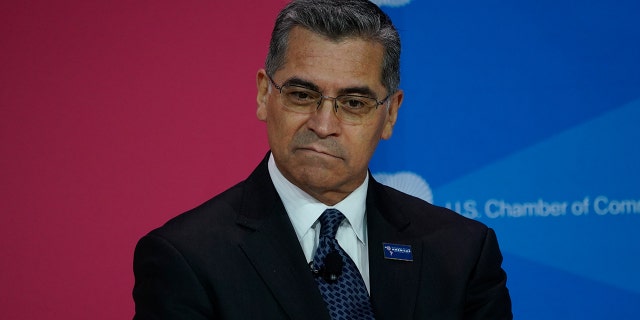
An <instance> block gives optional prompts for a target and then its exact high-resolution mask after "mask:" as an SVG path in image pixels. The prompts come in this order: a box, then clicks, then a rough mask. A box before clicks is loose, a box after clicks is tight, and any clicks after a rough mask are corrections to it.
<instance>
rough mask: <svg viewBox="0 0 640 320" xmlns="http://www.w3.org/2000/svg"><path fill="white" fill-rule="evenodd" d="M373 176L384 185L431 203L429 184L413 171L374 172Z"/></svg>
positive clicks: (431, 194)
mask: <svg viewBox="0 0 640 320" xmlns="http://www.w3.org/2000/svg"><path fill="white" fill-rule="evenodd" d="M373 177H374V178H375V179H376V180H378V182H380V183H382V184H384V185H387V186H389V187H391V188H394V189H396V190H398V191H402V192H404V193H406V194H410V195H412V196H414V197H417V198H420V199H422V200H424V201H426V202H429V203H433V193H432V192H431V188H430V187H429V184H428V183H427V181H425V180H424V179H422V177H421V176H419V175H417V174H415V173H413V172H409V171H403V172H396V173H374V174H373Z"/></svg>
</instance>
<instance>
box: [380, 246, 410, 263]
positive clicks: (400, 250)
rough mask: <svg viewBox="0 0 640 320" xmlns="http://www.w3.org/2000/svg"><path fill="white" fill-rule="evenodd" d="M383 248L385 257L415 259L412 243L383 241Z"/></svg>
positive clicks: (403, 259)
mask: <svg viewBox="0 0 640 320" xmlns="http://www.w3.org/2000/svg"><path fill="white" fill-rule="evenodd" d="M382 250H383V251H384V258H385V259H392V260H402V261H413V254H412V253H411V246H410V245H406V244H395V243H385V242H383V243H382Z"/></svg>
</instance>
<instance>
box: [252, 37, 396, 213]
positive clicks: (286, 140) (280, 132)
mask: <svg viewBox="0 0 640 320" xmlns="http://www.w3.org/2000/svg"><path fill="white" fill-rule="evenodd" d="M382 57H383V47H382V45H380V44H379V43H377V42H371V41H366V40H364V39H360V38H347V39H343V40H341V41H339V42H334V41H331V40H328V39H326V38H324V37H322V36H320V35H317V34H314V33H312V32H311V31H308V30H307V29H304V28H301V27H295V28H294V29H293V30H291V32H290V34H289V47H288V49H287V52H286V55H285V63H284V65H283V67H282V68H280V69H279V70H278V71H277V72H276V73H275V74H272V75H271V77H272V78H273V80H274V81H275V83H277V84H278V85H283V84H286V83H288V82H290V81H291V80H292V79H294V78H295V79H296V81H298V82H300V81H303V82H305V83H307V84H311V85H313V86H315V87H316V89H317V90H318V91H320V92H322V94H323V95H325V96H330V97H336V96H338V95H342V94H349V93H361V92H362V91H363V89H365V90H369V91H370V92H371V93H372V97H373V98H376V99H377V100H382V99H384V97H386V96H387V94H388V92H387V90H386V89H385V87H384V86H383V85H382V83H381V81H380V79H381V76H380V75H381V68H382ZM257 85H258V99H257V100H258V110H257V116H258V119H260V120H262V121H265V122H266V123H267V133H268V137H269V145H270V147H271V151H272V153H273V157H274V159H275V162H276V165H277V166H278V169H279V170H280V171H281V172H282V174H283V175H284V176H285V177H286V178H287V179H288V180H289V181H291V182H292V183H293V184H295V185H296V186H298V187H299V188H300V189H302V190H304V191H305V192H307V193H309V194H310V195H311V196H313V197H314V198H316V199H318V200H319V201H321V202H323V203H325V204H327V205H333V204H336V203H338V202H339V201H341V200H342V199H344V198H345V197H346V196H347V195H348V194H349V193H351V192H352V191H353V190H355V189H356V188H357V187H358V186H359V185H360V184H362V182H363V181H364V178H365V176H366V174H367V168H368V163H369V160H370V159H371V156H372V155H373V152H374V150H375V148H376V146H377V145H378V141H380V139H381V138H382V139H388V138H389V137H390V136H391V131H392V128H393V125H394V123H395V120H396V116H397V112H398V108H399V107H400V103H401V101H402V92H401V91H399V92H397V93H395V94H394V95H392V96H391V97H390V98H389V102H388V103H389V104H390V105H389V108H387V103H385V104H383V105H381V106H379V107H378V108H377V109H374V110H372V111H371V112H373V113H374V115H373V117H371V118H370V119H369V120H368V121H366V122H365V123H362V124H358V125H352V124H345V123H343V122H341V121H340V120H339V119H338V118H337V117H336V115H335V113H334V111H333V100H331V99H324V100H323V101H322V104H321V106H320V108H319V109H318V110H317V111H316V112H313V113H311V114H300V113H295V112H292V111H289V110H287V109H285V108H284V107H283V106H282V104H281V102H280V97H279V95H280V93H279V91H278V90H277V89H276V88H275V87H274V86H273V85H271V84H270V81H269V79H268V77H267V75H266V73H265V71H264V70H260V71H258V75H257Z"/></svg>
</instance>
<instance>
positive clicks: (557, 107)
mask: <svg viewBox="0 0 640 320" xmlns="http://www.w3.org/2000/svg"><path fill="white" fill-rule="evenodd" d="M377 3H378V4H380V5H381V7H382V8H383V9H384V10H385V11H386V12H387V13H389V15H390V16H391V18H392V19H393V20H394V23H395V24H396V25H397V26H398V28H399V31H400V35H401V37H402V41H403V53H402V84H401V87H402V88H403V89H404V90H405V101H404V104H403V106H402V108H401V110H400V116H399V120H398V124H397V126H396V129H395V131H394V136H393V137H392V139H391V140H389V141H384V142H382V143H381V145H380V147H379V149H378V151H377V152H376V155H375V156H374V160H373V163H372V166H371V168H372V171H373V172H374V175H375V176H376V177H377V178H378V179H379V180H381V181H382V182H384V183H387V184H390V185H393V186H396V187H397V188H399V189H403V190H405V191H407V192H410V193H413V194H415V195H417V196H420V197H422V198H424V199H426V200H429V201H430V202H433V203H435V204H437V205H441V206H447V207H449V208H452V209H454V210H455V211H457V212H459V213H460V214H463V215H465V216H468V217H471V218H473V219H477V220H480V221H482V222H484V223H486V224H487V225H489V226H490V227H492V228H494V229H495V230H496V232H497V234H498V238H499V240H500V245H501V248H502V251H503V254H504V256H505V261H504V268H505V269H506V271H507V273H508V276H509V280H508V286H509V289H510V291H511V294H512V299H513V306H514V313H515V316H516V318H517V319H637V318H638V317H639V316H640V276H639V275H638V272H639V271H640V237H639V236H638V232H640V186H639V185H640V169H639V167H640V147H639V145H640V128H639V125H640V1H637V0H634V1H605V0H594V1H581V2H578V1H566V0H554V1H548V0H522V1H496V0H488V1H465V0H463V1H420V0H413V1H408V0H400V1H393V0H387V1H384V0H380V1H377Z"/></svg>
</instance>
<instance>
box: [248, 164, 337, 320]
mask: <svg viewBox="0 0 640 320" xmlns="http://www.w3.org/2000/svg"><path fill="white" fill-rule="evenodd" d="M267 158H268V156H267ZM267 158H265V160H264V161H263V162H262V163H261V164H260V165H259V166H258V168H257V169H256V170H255V171H254V172H253V173H252V174H251V176H250V177H249V178H248V179H247V180H246V181H245V186H244V187H245V189H244V192H243V194H244V195H243V197H244V198H243V202H242V209H241V212H240V215H239V218H238V224H239V225H241V226H242V227H244V228H249V229H253V232H252V233H251V234H250V235H248V236H247V237H246V239H245V241H244V242H243V243H241V245H240V247H241V248H242V250H243V251H244V252H245V254H246V255H247V258H248V259H249V260H250V261H251V263H252V265H253V266H254V268H255V269H256V271H257V272H258V273H259V274H260V276H261V277H262V279H263V280H264V282H265V284H266V285H267V286H268V287H269V289H270V290H271V292H272V293H273V295H274V297H275V298H276V300H277V301H278V302H279V303H280V305H281V306H282V308H283V309H284V310H285V312H286V313H287V315H288V316H289V317H290V318H292V319H327V320H328V319H329V314H328V311H327V310H326V308H325V305H324V301H323V300H322V297H321V296H320V292H319V291H318V288H317V286H316V283H315V281H314V280H313V277H312V276H311V272H310V270H309V266H308V264H307V262H306V259H305V257H304V253H303V252H302V248H301V247H300V243H299V241H298V238H297V237H296V235H295V231H294V230H293V226H292V225H291V222H290V221H289V217H288V215H287V214H286V211H285V209H284V206H283V204H282V201H281V200H280V198H279V196H278V194H277V192H276V191H275V188H274V187H273V184H272V183H271V179H270V177H269V174H268V169H267V162H266V159H267Z"/></svg>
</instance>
